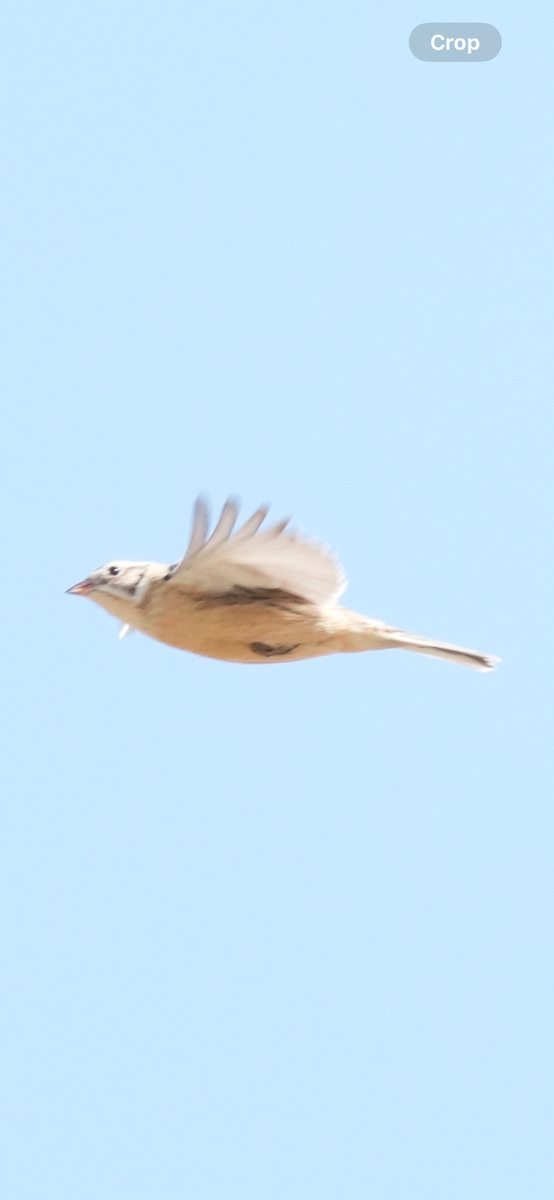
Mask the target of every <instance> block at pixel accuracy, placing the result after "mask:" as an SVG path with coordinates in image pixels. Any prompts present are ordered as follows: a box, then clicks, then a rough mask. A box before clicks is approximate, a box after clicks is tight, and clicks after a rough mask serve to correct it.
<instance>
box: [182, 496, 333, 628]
mask: <svg viewBox="0 0 554 1200" xmlns="http://www.w3.org/2000/svg"><path fill="white" fill-rule="evenodd" d="M267 511H268V510H267V508H266V507H262V508H259V509H258V510H257V512H255V513H254V515H253V516H252V517H250V518H249V520H248V521H246V523H245V524H244V525H243V526H242V528H241V529H238V530H237V531H236V533H234V534H233V533H232V530H233V527H234V524H235V521H236V517H237V513H238V508H237V505H236V504H235V502H234V501H231V500H228V501H227V503H226V505H225V507H224V509H223V512H222V514H221V517H220V519H219V521H218V523H217V525H216V528H215V530H214V532H213V534H212V536H211V537H210V538H209V539H208V540H207V541H206V536H207V532H208V517H207V509H206V505H205V503H204V501H197V502H196V506H195V510H194V518H193V528H192V534H191V539H190V542H189V546H188V549H187V551H186V554H185V555H184V557H183V558H182V559H181V562H180V563H179V564H178V566H177V567H176V568H175V569H174V571H173V575H172V581H173V580H174V581H175V583H176V584H179V585H181V586H182V587H191V588H194V589H198V591H202V592H208V593H211V594H219V593H225V592H228V591H231V590H232V589H233V588H235V587H242V588H281V589H282V590H283V591H286V592H291V593H293V594H294V595H297V596H302V598H303V599H304V600H306V601H309V602H311V603H312V604H318V605H322V606H326V605H332V604H334V603H335V602H336V601H337V600H338V598H339V596H340V595H342V592H343V591H344V589H345V587H346V581H345V578H344V574H343V571H342V568H341V566H340V564H339V563H338V561H337V560H336V559H335V557H334V556H333V555H332V554H331V553H330V551H329V550H327V549H326V548H325V547H324V546H320V545H319V544H318V543H317V542H312V541H309V540H307V539H304V538H302V537H299V535H298V534H295V533H290V532H289V531H288V530H286V526H287V525H288V521H281V522H280V523H279V524H278V525H274V526H273V527H272V528H270V529H266V530H263V531H262V532H261V533H258V529H259V527H260V525H261V523H262V521H263V520H264V518H265V516H266V515H267Z"/></svg>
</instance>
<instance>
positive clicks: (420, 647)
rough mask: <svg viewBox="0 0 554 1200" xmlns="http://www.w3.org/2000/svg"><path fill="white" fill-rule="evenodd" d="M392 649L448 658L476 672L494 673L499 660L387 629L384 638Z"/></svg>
mask: <svg viewBox="0 0 554 1200" xmlns="http://www.w3.org/2000/svg"><path fill="white" fill-rule="evenodd" d="M383 640H384V642H385V645H386V646H390V647H391V649H394V647H396V646H398V647H399V649H400V650H412V651H413V652H414V654H431V655H432V657H433V658H446V659H447V660H448V662H455V663H462V664H463V666H464V667H473V669H474V671H494V668H495V667H496V664H497V663H499V662H500V659H499V658H493V657H492V656H491V655H490V654H480V653H479V651H478V650H466V649H465V648H464V647H463V646H451V645H450V644H449V643H448V642H435V641H433V640H432V638H426V637H420V635H419V634H417V633H405V632H404V630H403V629H387V630H386V633H385V634H384V636H383Z"/></svg>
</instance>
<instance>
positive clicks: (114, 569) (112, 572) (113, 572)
mask: <svg viewBox="0 0 554 1200" xmlns="http://www.w3.org/2000/svg"><path fill="white" fill-rule="evenodd" d="M110 575H119V567H110Z"/></svg>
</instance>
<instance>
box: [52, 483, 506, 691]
mask: <svg viewBox="0 0 554 1200" xmlns="http://www.w3.org/2000/svg"><path fill="white" fill-rule="evenodd" d="M267 513H268V508H267V507H266V506H263V507H261V508H258V509H257V511H256V512H255V513H254V515H253V516H252V517H250V518H249V520H248V521H246V523H245V524H244V525H242V526H241V527H240V528H239V529H235V525H236V520H237V516H238V505H237V503H236V502H235V501H234V500H228V501H227V503H226V504H225V505H224V507H223V511H222V513H221V516H220V518H219V521H218V522H217V525H216V526H215V529H214V530H213V533H212V534H211V535H209V516H208V508H207V505H206V502H205V501H204V500H203V499H202V498H200V499H198V500H197V501H196V504H195V507H194V513H193V521H192V532H191V536H190V541H189V544H188V547H187V550H186V552H185V554H184V555H183V558H182V559H181V560H180V562H177V563H173V564H172V565H168V564H165V563H155V562H126V561H118V562H111V563H107V564H106V566H104V567H99V568H98V570H96V571H93V572H92V573H91V574H90V575H89V576H88V577H87V578H86V579H84V580H83V581H82V583H77V584H75V586H74V587H72V588H69V593H70V594H71V595H74V596H88V597H89V599H90V600H94V601H95V603H96V604H100V605H101V606H102V608H107V609H108V612H110V613H112V614H113V615H114V616H115V617H118V618H119V619H120V620H121V621H122V622H123V627H122V630H121V633H120V637H122V636H124V635H125V634H126V633H127V632H129V630H133V629H139V630H141V632H142V633H146V634H148V635H149V636H150V637H153V638H157V640H158V641H160V642H166V643H167V644H168V645H169V646H176V647H177V648H178V649H180V650H189V651H191V652H192V653H194V654H202V655H205V656H206V657H208V658H219V659H224V660H226V661H227V662H237V663H276V662H294V661H298V660H299V659H302V658H316V657H318V656H320V655H322V654H340V653H350V652H353V651H356V650H393V649H401V650H412V651H414V652H415V653H416V654H431V655H433V656H434V657H436V658H446V659H448V660H449V661H451V662H457V663H463V664H464V665H465V666H468V667H474V668H475V669H476V670H478V671H491V670H493V669H494V667H495V666H496V663H497V662H499V661H500V660H499V659H497V658H491V657H490V656H489V655H487V654H479V653H478V652H477V651H475V650H465V649H463V648H462V647H461V646H451V645H449V644H448V643H446V642H436V641H433V640H432V639H431V638H426V637H420V636H419V635H418V634H415V633H406V632H405V630H403V629H396V628H395V627H394V626H393V625H387V624H386V623H385V622H384V621H377V620H374V619H373V618H372V617H362V616H360V615H359V614H358V613H355V612H350V611H349V610H348V609H347V608H342V607H341V606H340V605H339V604H338V600H339V597H340V596H341V595H342V593H343V592H344V590H345V588H346V580H345V577H344V574H343V571H342V568H341V566H340V564H339V562H338V561H337V559H336V558H335V557H334V555H333V554H331V552H330V551H329V550H328V549H327V548H326V547H324V546H322V545H320V544H319V543H318V542H315V541H311V540H308V539H307V538H304V537H302V536H300V535H299V534H297V533H294V532H292V531H291V530H289V529H288V525H289V520H286V521H280V522H279V523H278V524H277V525H273V526H271V527H269V528H264V529H261V526H262V524H263V522H264V520H265V518H266V516H267Z"/></svg>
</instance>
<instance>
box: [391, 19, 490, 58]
mask: <svg viewBox="0 0 554 1200" xmlns="http://www.w3.org/2000/svg"><path fill="white" fill-rule="evenodd" d="M501 46H502V38H501V37H500V34H499V32H498V29H495V27H494V25H483V24H479V22H470V21H443V22H441V21H435V22H434V23H433V24H428V25H416V27H415V29H414V30H413V31H412V33H411V34H410V50H411V52H412V54H415V56H416V58H420V59H421V61H422V62H456V63H459V62H464V63H470V62H488V60H489V59H490V58H496V55H497V54H498V53H499V51H500V47H501Z"/></svg>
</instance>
